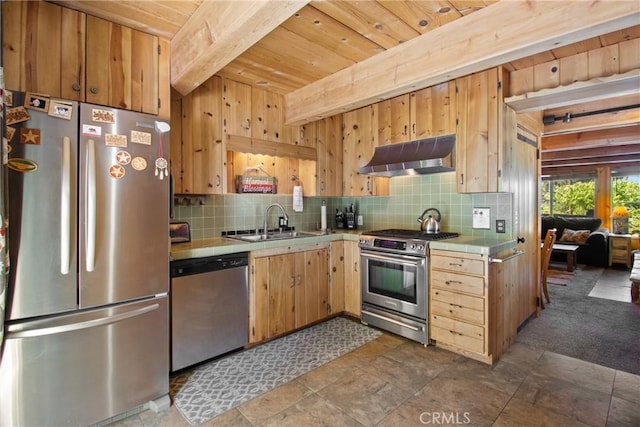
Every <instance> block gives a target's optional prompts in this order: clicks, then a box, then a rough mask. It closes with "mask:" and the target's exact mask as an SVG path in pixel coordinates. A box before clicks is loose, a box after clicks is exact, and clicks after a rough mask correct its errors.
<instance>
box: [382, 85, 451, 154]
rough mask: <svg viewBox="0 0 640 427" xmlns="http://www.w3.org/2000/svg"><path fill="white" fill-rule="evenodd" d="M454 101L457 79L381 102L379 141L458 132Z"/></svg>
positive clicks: (384, 143)
mask: <svg viewBox="0 0 640 427" xmlns="http://www.w3.org/2000/svg"><path fill="white" fill-rule="evenodd" d="M455 100H456V88H455V84H454V82H445V83H441V84H439V85H436V86H432V87H428V88H425V89H422V90H419V91H416V92H411V93H408V94H404V95H400V96H396V97H395V98H391V99H388V100H385V101H381V102H379V103H378V109H379V119H378V121H379V132H378V138H379V144H380V145H386V144H396V143H399V142H408V141H415V140H418V139H423V138H430V137H433V136H439V135H447V134H452V133H455V132H456V109H455Z"/></svg>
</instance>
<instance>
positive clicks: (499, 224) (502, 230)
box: [496, 219, 506, 233]
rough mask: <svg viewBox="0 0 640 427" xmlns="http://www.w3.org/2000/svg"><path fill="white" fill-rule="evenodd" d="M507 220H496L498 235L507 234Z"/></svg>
mask: <svg viewBox="0 0 640 427" xmlns="http://www.w3.org/2000/svg"><path fill="white" fill-rule="evenodd" d="M505 228H506V224H505V220H504V219H496V233H505V232H506V231H505Z"/></svg>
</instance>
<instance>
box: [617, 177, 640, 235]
mask: <svg viewBox="0 0 640 427" xmlns="http://www.w3.org/2000/svg"><path fill="white" fill-rule="evenodd" d="M616 206H624V207H625V208H627V212H629V232H630V233H631V234H634V233H640V175H622V176H619V175H616V176H613V177H612V178H611V209H613V208H614V207H616Z"/></svg>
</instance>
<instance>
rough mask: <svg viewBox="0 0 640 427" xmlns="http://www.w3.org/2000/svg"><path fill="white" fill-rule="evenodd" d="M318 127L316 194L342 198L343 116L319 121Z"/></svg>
mask: <svg viewBox="0 0 640 427" xmlns="http://www.w3.org/2000/svg"><path fill="white" fill-rule="evenodd" d="M316 126H317V135H318V137H317V141H318V142H317V144H318V161H317V166H316V168H317V180H316V194H317V195H318V196H342V171H343V164H342V154H343V153H342V116H341V115H336V116H331V117H329V118H326V119H322V120H319V121H318V122H317V123H316ZM331 228H333V227H331Z"/></svg>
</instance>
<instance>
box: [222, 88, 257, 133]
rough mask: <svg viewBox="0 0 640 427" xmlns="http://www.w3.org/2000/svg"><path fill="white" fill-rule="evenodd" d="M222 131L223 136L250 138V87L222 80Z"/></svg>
mask: <svg viewBox="0 0 640 427" xmlns="http://www.w3.org/2000/svg"><path fill="white" fill-rule="evenodd" d="M222 129H223V132H224V134H225V135H227V136H229V135H234V136H242V137H245V138H251V136H252V126H251V86H249V85H248V84H244V83H240V82H236V81H233V80H229V79H227V78H223V79H222Z"/></svg>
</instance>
